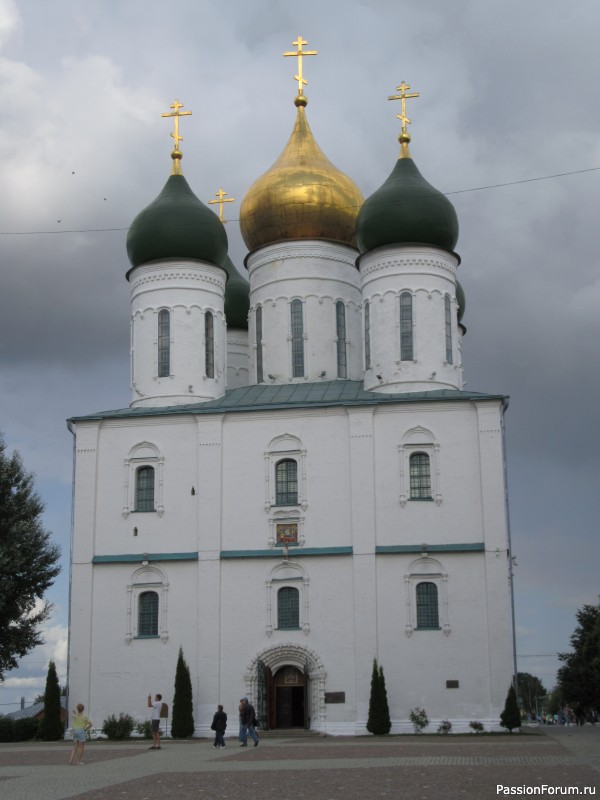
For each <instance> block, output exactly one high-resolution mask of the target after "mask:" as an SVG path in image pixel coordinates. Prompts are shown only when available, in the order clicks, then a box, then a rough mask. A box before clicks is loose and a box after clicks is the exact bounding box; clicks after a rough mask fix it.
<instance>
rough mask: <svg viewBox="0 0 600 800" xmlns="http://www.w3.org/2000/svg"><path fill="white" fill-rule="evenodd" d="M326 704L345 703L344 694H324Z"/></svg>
mask: <svg viewBox="0 0 600 800" xmlns="http://www.w3.org/2000/svg"><path fill="white" fill-rule="evenodd" d="M325 702H326V703H345V702H346V692H325Z"/></svg>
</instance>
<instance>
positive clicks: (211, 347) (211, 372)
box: [204, 311, 215, 378]
mask: <svg viewBox="0 0 600 800" xmlns="http://www.w3.org/2000/svg"><path fill="white" fill-rule="evenodd" d="M204 368H205V370H206V377H207V378H214V377H215V320H214V317H213V314H212V311H207V312H206V314H205V315H204Z"/></svg>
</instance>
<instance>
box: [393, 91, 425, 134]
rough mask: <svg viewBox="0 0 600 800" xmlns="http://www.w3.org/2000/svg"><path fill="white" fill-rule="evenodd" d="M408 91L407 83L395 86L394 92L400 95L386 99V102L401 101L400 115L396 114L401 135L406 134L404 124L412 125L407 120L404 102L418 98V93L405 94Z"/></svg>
mask: <svg viewBox="0 0 600 800" xmlns="http://www.w3.org/2000/svg"><path fill="white" fill-rule="evenodd" d="M407 89H410V86H409V85H408V84H407V83H404V81H402V83H401V84H400V86H396V91H397V92H400V94H393V95H392V96H391V97H388V100H401V101H402V113H401V114H396V116H397V117H398V119H399V120H400V121H401V122H402V133H406V132H407V131H406V123H409V124H412V123H411V121H410V120H409V118H408V117H407V116H406V101H407V99H409V98H411V97H419V93H418V92H413V94H407V93H406V90H407Z"/></svg>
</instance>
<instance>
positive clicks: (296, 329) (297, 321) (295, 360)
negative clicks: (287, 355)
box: [290, 300, 304, 378]
mask: <svg viewBox="0 0 600 800" xmlns="http://www.w3.org/2000/svg"><path fill="white" fill-rule="evenodd" d="M290 310H291V322H292V377H293V378H303V377H304V321H303V319H302V301H301V300H292V304H291V308H290Z"/></svg>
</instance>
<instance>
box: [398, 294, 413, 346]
mask: <svg viewBox="0 0 600 800" xmlns="http://www.w3.org/2000/svg"><path fill="white" fill-rule="evenodd" d="M400 360H401V361H412V360H413V299H412V295H411V293H410V292H402V294H401V295H400Z"/></svg>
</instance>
